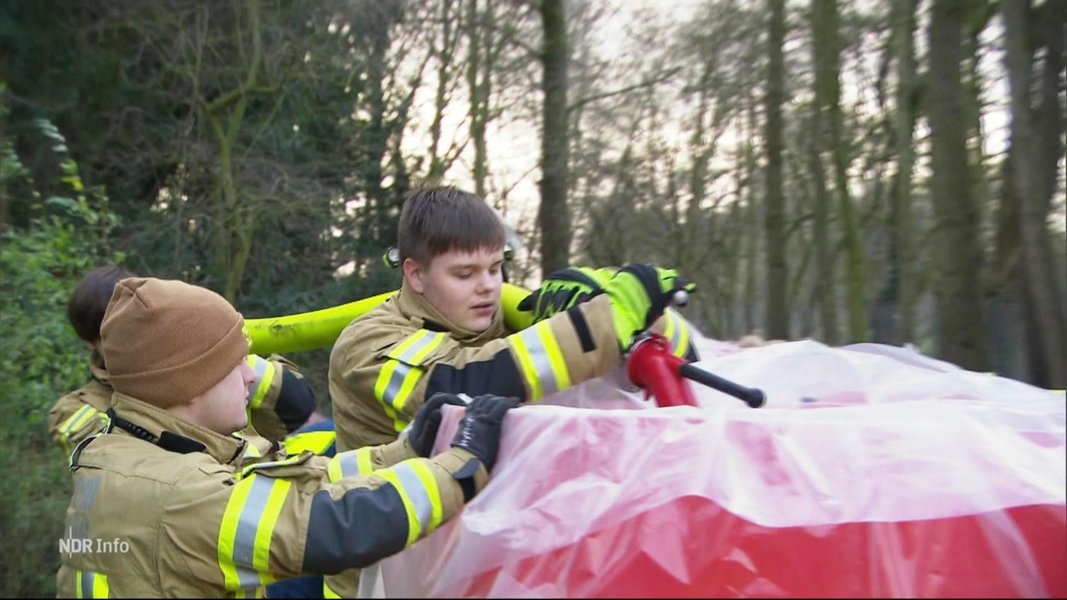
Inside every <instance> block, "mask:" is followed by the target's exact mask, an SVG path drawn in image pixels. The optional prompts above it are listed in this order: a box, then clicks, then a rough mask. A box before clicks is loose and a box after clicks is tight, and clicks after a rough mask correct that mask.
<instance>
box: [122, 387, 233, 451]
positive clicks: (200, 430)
mask: <svg viewBox="0 0 1067 600" xmlns="http://www.w3.org/2000/svg"><path fill="white" fill-rule="evenodd" d="M111 404H112V407H113V408H114V411H115V415H116V416H117V417H119V418H120V419H123V420H125V421H128V422H130V423H132V424H133V425H135V426H136V427H138V428H140V429H142V430H144V431H145V432H147V433H148V434H150V435H151V436H154V437H155V438H156V440H163V439H174V438H173V437H171V436H178V437H179V438H184V439H182V440H180V441H181V442H182V443H183V444H188V446H189V447H194V446H195V445H196V444H199V445H202V446H203V448H202V449H200V451H201V452H204V453H206V454H208V455H210V456H211V457H212V458H214V459H215V460H217V461H218V462H220V463H222V464H230V463H235V462H236V461H237V459H239V458H240V457H241V455H242V454H244V450H245V443H246V442H245V441H244V440H242V439H239V438H237V437H234V436H225V435H222V434H220V433H216V432H214V431H211V430H210V429H207V428H206V427H201V426H199V425H196V424H194V423H190V422H189V421H186V420H184V419H179V418H178V417H175V416H174V415H172V414H170V413H169V412H167V411H165V410H163V409H162V408H159V407H157V406H154V405H152V404H149V403H147V402H144V401H143V400H138V399H136V398H134V397H132V396H127V395H126V394H123V393H122V392H118V391H116V392H114V393H113V394H112V397H111ZM112 425H113V426H114V423H112ZM117 429H119V427H113V429H112V430H111V431H112V432H115V430H117ZM126 433H130V432H128V431H127V432H126ZM131 435H134V436H135V437H141V436H139V435H137V434H133V433H131ZM145 439H147V438H145ZM147 441H150V442H152V443H155V444H156V445H160V446H163V447H165V448H166V446H165V445H164V444H161V443H160V441H153V440H151V439H147ZM190 442H191V443H190ZM167 449H170V448H167ZM193 449H194V450H195V449H196V448H195V447H194V448H193Z"/></svg>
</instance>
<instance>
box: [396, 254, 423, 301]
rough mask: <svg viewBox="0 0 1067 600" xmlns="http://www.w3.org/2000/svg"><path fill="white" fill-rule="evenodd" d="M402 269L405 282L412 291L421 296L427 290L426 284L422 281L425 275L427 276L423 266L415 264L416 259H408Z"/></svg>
mask: <svg viewBox="0 0 1067 600" xmlns="http://www.w3.org/2000/svg"><path fill="white" fill-rule="evenodd" d="M400 267H401V268H402V269H403V270H404V280H405V281H407V282H408V285H409V286H411V289H412V291H414V292H415V293H416V294H421V293H422V292H423V291H424V290H425V289H426V284H425V283H424V282H423V280H422V278H423V275H425V270H424V269H423V268H422V265H420V264H419V263H417V262H415V259H413V258H411V257H408V258H405V259H404V264H402V265H401V266H400Z"/></svg>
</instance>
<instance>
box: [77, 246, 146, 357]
mask: <svg viewBox="0 0 1067 600" xmlns="http://www.w3.org/2000/svg"><path fill="white" fill-rule="evenodd" d="M127 277H133V273H131V272H129V271H127V270H126V269H123V268H122V267H116V266H114V265H108V266H104V267H97V268H95V269H93V270H92V271H89V272H88V273H86V274H85V276H84V277H82V279H81V281H79V282H78V285H76V286H74V291H73V292H72V293H71V294H70V300H69V301H67V319H69V320H70V324H71V325H72V326H73V327H74V332H75V333H77V334H78V337H80V338H81V339H83V340H85V341H87V342H94V343H95V342H97V341H99V340H100V324H101V323H103V321H104V311H105V310H107V303H108V301H110V300H111V294H112V292H114V291H115V284H116V283H118V282H119V281H120V280H122V279H125V278H127Z"/></svg>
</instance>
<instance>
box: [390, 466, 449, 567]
mask: <svg viewBox="0 0 1067 600" xmlns="http://www.w3.org/2000/svg"><path fill="white" fill-rule="evenodd" d="M374 474H375V475H377V476H378V477H381V478H382V479H384V480H386V481H388V482H389V483H391V484H393V487H395V488H396V490H397V491H398V492H400V499H401V501H403V503H404V508H405V509H407V513H408V539H407V543H406V544H405V545H404V546H405V547H407V546H410V545H411V544H413V543H415V541H416V540H418V539H419V538H420V537H422V536H424V535H427V534H429V533H430V532H432V531H433V530H434V529H437V526H438V525H440V524H441V519H442V515H443V512H444V511H443V509H442V507H441V491H440V490H439V489H438V488H437V480H436V479H434V476H433V472H432V471H431V470H430V467H429V465H427V464H426V463H425V462H423V461H421V460H418V459H409V460H406V461H404V462H402V463H399V464H397V465H395V466H393V467H391V468H388V469H381V470H379V471H375V472H374Z"/></svg>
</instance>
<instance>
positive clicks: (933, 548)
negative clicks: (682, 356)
mask: <svg viewBox="0 0 1067 600" xmlns="http://www.w3.org/2000/svg"><path fill="white" fill-rule="evenodd" d="M700 344H701V346H700V347H701V351H702V353H701V356H703V357H704V359H703V360H702V361H700V362H699V363H697V364H698V366H700V367H702V368H704V369H706V370H708V371H711V372H713V373H715V374H717V375H720V376H722V377H725V378H727V379H731V380H733V381H736V382H737V383H740V384H742V385H746V386H751V387H759V388H761V389H763V390H764V391H765V392H766V394H767V403H766V405H764V406H763V407H761V408H758V409H752V408H749V407H748V406H746V405H745V404H744V403H743V402H741V401H739V400H737V399H735V398H732V397H730V396H727V395H725V394H722V393H720V392H717V391H715V390H711V389H709V388H705V387H703V386H700V385H699V384H695V383H694V384H691V385H692V389H693V392H694V394H695V396H696V398H697V401H698V402H699V404H700V405H701V406H700V407H699V408H698V407H689V406H682V407H671V408H657V407H656V406H655V404H654V403H652V402H649V401H647V400H646V399H645V398H644V395H643V392H642V391H641V390H638V389H635V388H634V387H633V386H632V385H629V384H628V382H627V381H625V379H624V376H623V375H622V371H621V370H620V371H619V372H618V373H614V374H611V375H609V376H608V377H605V378H603V379H601V380H597V381H592V382H587V383H585V384H582V385H580V386H577V387H575V388H572V389H571V390H568V391H566V392H564V393H561V394H557V395H556V396H554V397H551V398H547V399H545V401H544V402H542V403H540V404H538V405H532V406H523V407H521V408H518V409H515V410H513V411H511V412H510V413H509V414H508V416H507V418H506V420H505V428H504V437H503V439H502V443H501V449H500V458H499V461H498V463H497V465H496V468H495V469H494V471H493V474H492V480H491V481H490V484H489V485H488V487H486V489H485V490H484V491H483V492H482V493H481V494H480V495H478V496H477V497H476V498H475V499H474V500H473V501H472V502H471V503H470V504H469V505H468V506H467V507H466V508H465V509H464V510H463V512H462V513H461V514H460V515H459V516H458V517H457V518H455V519H453V520H452V521H450V522H449V523H446V524H445V525H444V526H442V527H441V528H440V529H439V530H438V531H437V532H435V533H434V534H432V535H431V536H429V537H428V538H426V539H424V540H422V541H420V542H418V543H417V544H415V545H414V546H412V547H411V548H408V549H407V550H405V551H404V552H401V553H400V554H398V555H395V556H393V557H391V558H389V559H386V560H384V561H382V562H381V563H379V565H380V573H379V576H380V578H381V582H380V583H381V584H383V585H382V586H381V587H380V588H379V589H384V593H385V594H386V595H388V596H395V597H426V596H432V597H461V596H478V597H483V596H491V597H512V598H514V597H591V596H600V597H642V598H643V597H667V596H670V597H686V596H731V597H734V596H761V597H828V596H832V597H848V598H854V597H961V596H969V597H983V598H984V597H1057V596H1058V597H1063V596H1067V498H1065V496H1067V481H1065V477H1067V475H1065V473H1067V458H1065V457H1067V453H1065V400H1064V397H1063V395H1062V394H1057V393H1054V392H1050V391H1048V390H1043V389H1039V388H1035V387H1033V386H1029V385H1026V384H1023V383H1020V382H1018V381H1013V380H1009V379H1005V378H1001V377H997V376H994V375H989V374H984V373H973V372H968V371H965V370H962V369H959V368H957V367H955V366H953V365H951V364H948V363H945V362H942V361H937V360H933V359H930V358H928V357H924V356H922V355H921V354H919V353H917V352H915V351H912V350H909V349H905V348H897V347H891V346H883V345H879V344H857V345H853V346H846V347H839V348H831V347H827V346H825V345H822V344H819V343H816V342H812V341H798V342H786V343H777V344H770V345H766V346H761V347H755V348H740V347H738V346H733V345H731V344H727V343H724V342H716V341H713V340H707V339H703V340H700ZM445 409H446V413H445V418H444V423H443V425H442V428H441V431H440V435H439V438H438V445H439V446H442V445H446V444H447V441H448V440H449V439H451V435H452V432H453V431H454V429H455V424H456V421H457V419H458V417H459V415H460V414H461V411H460V410H458V409H455V408H454V407H450V406H446V407H445Z"/></svg>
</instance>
